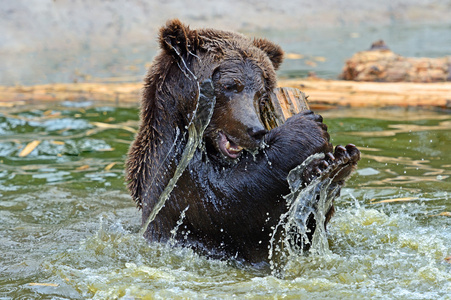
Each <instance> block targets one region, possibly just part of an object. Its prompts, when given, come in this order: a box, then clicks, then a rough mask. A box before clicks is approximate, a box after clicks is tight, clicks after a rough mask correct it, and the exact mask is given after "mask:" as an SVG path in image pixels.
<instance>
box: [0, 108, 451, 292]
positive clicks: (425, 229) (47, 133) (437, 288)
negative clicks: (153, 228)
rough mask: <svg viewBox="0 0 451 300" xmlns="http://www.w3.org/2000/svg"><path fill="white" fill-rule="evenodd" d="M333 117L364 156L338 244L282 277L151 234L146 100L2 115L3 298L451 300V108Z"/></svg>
mask: <svg viewBox="0 0 451 300" xmlns="http://www.w3.org/2000/svg"><path fill="white" fill-rule="evenodd" d="M322 115H323V117H324V119H325V123H327V125H328V127H329V131H330V133H331V136H332V138H333V143H334V144H346V143H349V142H351V143H353V144H356V145H357V146H358V147H359V148H360V150H361V151H362V160H361V161H360V162H359V169H358V171H357V172H356V173H355V174H354V175H352V177H351V178H350V179H349V181H348V183H347V185H346V188H344V189H343V191H342V196H341V197H340V198H338V199H337V201H336V209H337V212H336V213H335V216H334V218H332V220H331V222H330V223H329V225H328V233H327V236H326V242H327V244H328V245H329V246H328V251H324V252H322V253H314V252H313V253H310V254H308V255H294V256H291V257H290V261H289V264H287V265H286V268H285V270H284V274H283V276H273V275H269V274H268V273H267V272H266V271H262V270H256V269H252V268H250V267H248V266H242V265H239V264H238V263H236V262H233V261H219V260H213V259H207V258H205V257H203V256H199V255H198V254H196V253H193V252H192V251H191V250H189V249H181V248H177V247H169V246H167V245H162V244H148V243H147V242H146V241H145V240H144V239H143V238H142V237H141V236H140V235H139V234H138V231H139V230H140V223H141V216H140V213H139V212H138V211H137V209H135V207H134V203H133V201H132V200H131V198H130V197H129V195H128V192H127V191H126V188H125V184H124V171H123V170H124V161H125V156H126V153H127V150H128V147H129V145H130V143H131V141H132V140H133V137H134V134H135V131H136V128H137V126H138V110H137V109H136V108H127V107H112V106H95V105H92V104H91V103H82V104H81V105H69V104H68V103H63V104H62V105H52V107H48V106H47V107H46V106H43V107H40V106H33V107H29V108H16V109H8V110H6V111H2V112H1V113H0V224H2V226H0V251H1V253H2V258H1V259H0V297H1V298H2V299H29V298H33V299H48V298H58V299H86V298H92V299H117V298H121V299H136V298H146V297H149V298H173V297H181V298H234V297H237V298H242V297H248V298H274V297H292V298H309V299H323V298H326V297H327V298H357V297H359V298H363V299H368V298H376V299H381V298H387V297H391V298H396V299H447V298H446V297H449V294H450V293H451V275H450V274H451V264H450V263H449V261H450V258H449V257H450V256H451V250H450V249H451V230H450V225H451V221H450V220H451V219H450V217H449V212H451V202H450V200H449V198H450V193H451V188H450V187H451V184H450V183H451V156H450V155H449V149H450V146H451V144H450V141H451V116H450V115H449V114H444V113H436V112H425V111H409V110H398V109H393V110H384V109H380V110H377V111H374V110H372V111H365V110H351V109H349V110H347V109H343V110H331V111H324V112H322ZM34 141H38V142H39V143H33V142H34ZM27 147H28V149H27Z"/></svg>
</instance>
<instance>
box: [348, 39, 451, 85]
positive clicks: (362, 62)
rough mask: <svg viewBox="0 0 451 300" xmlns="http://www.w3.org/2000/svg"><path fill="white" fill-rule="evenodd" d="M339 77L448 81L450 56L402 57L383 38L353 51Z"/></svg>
mask: <svg viewBox="0 0 451 300" xmlns="http://www.w3.org/2000/svg"><path fill="white" fill-rule="evenodd" d="M340 78H341V79H344V80H355V81H377V82H401V81H405V82H444V81H451V56H448V57H441V58H428V57H418V58H417V57H402V56H401V55H398V54H395V53H393V52H392V51H391V50H390V49H389V48H388V47H387V45H385V43H384V42H383V41H377V42H375V43H373V45H372V46H371V48H370V50H368V51H361V52H357V53H356V54H354V55H353V56H352V57H351V58H350V59H349V60H347V61H346V64H345V66H344V67H343V71H342V73H341V75H340Z"/></svg>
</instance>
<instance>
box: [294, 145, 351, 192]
mask: <svg viewBox="0 0 451 300" xmlns="http://www.w3.org/2000/svg"><path fill="white" fill-rule="evenodd" d="M359 160H360V151H359V150H358V149H357V147H356V146H355V145H353V144H348V145H347V146H346V147H344V146H341V145H338V146H336V147H335V151H334V153H331V152H328V153H326V154H325V156H324V158H323V159H320V160H316V161H314V162H312V163H311V164H310V165H309V166H308V167H307V168H306V170H305V171H304V174H303V180H304V184H306V185H307V184H309V183H310V182H311V181H312V180H313V179H315V178H317V177H323V178H326V177H329V178H332V181H333V182H336V183H339V184H343V183H344V180H345V179H346V178H347V177H348V176H349V175H350V174H351V173H352V171H353V170H354V168H355V167H356V165H357V162H358V161H359Z"/></svg>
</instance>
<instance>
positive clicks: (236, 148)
mask: <svg viewBox="0 0 451 300" xmlns="http://www.w3.org/2000/svg"><path fill="white" fill-rule="evenodd" d="M225 147H226V149H227V151H229V152H230V151H233V152H240V151H241V150H243V147H240V146H232V145H231V144H230V141H227V142H226V144H225Z"/></svg>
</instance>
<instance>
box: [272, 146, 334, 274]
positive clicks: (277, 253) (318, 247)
mask: <svg viewBox="0 0 451 300" xmlns="http://www.w3.org/2000/svg"><path fill="white" fill-rule="evenodd" d="M323 158H324V154H323V153H317V154H314V155H311V156H310V157H309V158H307V159H306V160H305V161H304V162H303V163H302V164H301V165H299V166H298V167H296V168H294V169H293V170H291V171H290V173H289V174H288V177H287V180H288V184H289V186H290V191H291V192H290V194H288V195H287V196H285V197H284V198H285V200H286V205H287V208H288V210H287V212H286V213H285V214H282V215H281V216H280V219H279V222H278V224H277V225H276V226H275V227H274V228H273V232H272V236H271V239H270V245H269V251H268V259H269V260H270V265H271V266H270V267H271V270H272V272H273V273H283V271H284V270H285V269H286V268H288V265H289V262H290V261H291V260H293V259H295V258H296V257H298V256H299V255H302V254H304V253H305V251H306V249H308V250H309V253H314V254H318V255H326V254H328V253H330V250H329V243H328V241H327V236H326V229H325V225H324V224H325V220H326V213H327V212H328V211H329V209H330V208H331V207H332V201H333V199H334V198H335V196H337V194H338V192H339V187H338V186H336V187H335V186H333V185H331V183H332V180H333V179H332V178H329V177H327V178H321V177H318V178H316V179H315V180H313V181H312V182H311V183H310V184H308V185H307V186H305V185H304V183H303V181H302V177H301V176H302V174H303V173H304V171H305V168H306V167H307V166H308V165H309V164H310V163H311V162H313V161H314V160H317V159H323ZM328 171H329V170H327V169H326V170H325V172H326V173H327V172H328ZM312 226H313V227H314V229H313V230H314V232H312V231H313V230H312Z"/></svg>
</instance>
